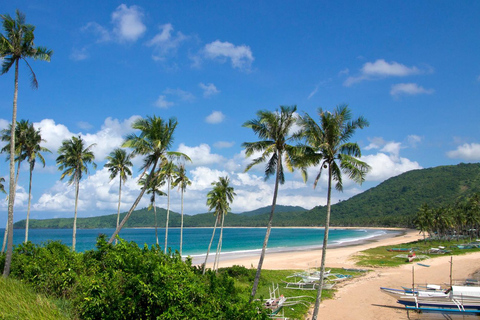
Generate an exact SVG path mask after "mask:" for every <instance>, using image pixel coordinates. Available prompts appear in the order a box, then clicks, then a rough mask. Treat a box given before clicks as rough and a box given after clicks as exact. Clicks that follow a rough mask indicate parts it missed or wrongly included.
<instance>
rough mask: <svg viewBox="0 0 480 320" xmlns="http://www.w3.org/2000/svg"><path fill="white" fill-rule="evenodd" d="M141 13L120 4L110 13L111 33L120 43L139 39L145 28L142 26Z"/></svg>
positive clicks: (138, 9)
mask: <svg viewBox="0 0 480 320" xmlns="http://www.w3.org/2000/svg"><path fill="white" fill-rule="evenodd" d="M143 16H144V15H143V11H142V9H141V8H140V7H138V6H135V5H132V6H131V7H130V8H129V7H128V6H126V5H125V4H121V5H119V6H118V7H117V9H116V10H115V11H114V12H113V13H112V23H113V25H114V27H113V33H114V34H115V35H116V36H117V39H118V40H119V41H120V42H124V41H125V42H134V41H137V40H138V38H140V37H141V36H142V35H143V34H144V33H145V31H146V30H147V27H146V26H145V25H144V24H143V22H142V19H143Z"/></svg>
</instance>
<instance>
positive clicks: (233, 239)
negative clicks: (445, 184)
mask: <svg viewBox="0 0 480 320" xmlns="http://www.w3.org/2000/svg"><path fill="white" fill-rule="evenodd" d="M265 230H266V229H265V228H225V229H224V230H223V241H222V252H223V253H226V254H227V253H235V254H237V253H238V254H248V253H249V252H250V253H252V254H253V253H255V252H256V251H259V250H260V249H261V248H262V245H263V239H264V237H265ZM212 231H213V228H185V229H184V230H183V255H190V256H201V255H204V254H205V253H206V251H207V248H208V244H209V242H210V238H211V236H212ZM113 232H114V229H79V230H77V244H76V249H77V251H86V250H91V249H94V248H95V243H96V238H97V237H98V235H100V234H106V235H107V237H108V238H109V237H110V236H111V235H112V234H113ZM388 233H395V232H394V231H387V230H371V229H330V232H329V242H328V243H329V246H331V245H348V244H349V243H352V242H355V241H362V240H367V239H370V238H374V237H380V236H385V235H387V234H388ZM0 234H1V235H2V236H3V234H4V229H0ZM219 234H220V229H219V228H217V231H216V235H215V238H214V242H213V244H212V250H213V251H215V250H216V243H217V241H218V237H219ZM323 235H324V229H323V228H318V229H312V228H273V229H272V232H271V235H270V239H269V242H268V250H269V251H292V250H302V249H308V248H313V247H321V245H322V242H323ZM13 236H14V239H13V242H14V244H20V243H22V242H23V240H24V239H25V230H24V229H14V233H13ZM120 237H121V238H123V239H125V240H127V241H135V242H136V243H137V244H138V245H139V246H143V245H144V244H147V245H148V246H151V245H153V244H155V242H156V241H155V229H123V230H122V231H121V232H120ZM29 240H30V241H32V242H33V243H36V244H41V243H43V242H47V241H49V240H59V241H61V242H62V243H64V244H66V245H68V246H71V245H72V229H30V230H29ZM158 242H159V244H160V246H161V247H162V248H163V247H164V244H165V229H164V228H159V229H158ZM168 247H170V248H171V249H172V250H178V249H179V247H180V229H179V228H169V230H168Z"/></svg>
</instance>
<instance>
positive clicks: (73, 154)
mask: <svg viewBox="0 0 480 320" xmlns="http://www.w3.org/2000/svg"><path fill="white" fill-rule="evenodd" d="M94 145H95V144H91V145H89V146H88V147H85V141H84V140H83V139H82V137H80V136H78V138H77V137H75V136H73V137H72V138H71V139H70V140H63V142H62V146H61V147H60V148H59V149H58V153H59V156H58V157H57V166H58V170H60V171H62V170H63V172H62V175H61V176H60V180H63V179H64V178H65V177H66V176H69V177H70V178H69V179H68V184H69V185H72V184H75V215H74V218H73V238H72V250H73V251H75V244H76V236H77V207H78V190H79V187H80V180H82V177H83V174H84V173H85V174H88V165H89V164H91V165H92V167H93V168H94V169H96V168H97V165H96V164H95V162H93V160H95V156H94V154H93V152H92V150H91V149H92V147H93V146H94Z"/></svg>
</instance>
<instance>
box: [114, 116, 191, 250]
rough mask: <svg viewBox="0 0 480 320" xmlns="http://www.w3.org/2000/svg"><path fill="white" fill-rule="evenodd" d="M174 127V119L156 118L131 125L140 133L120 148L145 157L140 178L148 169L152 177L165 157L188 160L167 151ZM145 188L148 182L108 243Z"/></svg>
mask: <svg viewBox="0 0 480 320" xmlns="http://www.w3.org/2000/svg"><path fill="white" fill-rule="evenodd" d="M176 127H177V120H176V119H174V118H170V119H169V120H168V121H165V120H163V119H162V118H159V117H156V116H153V117H147V118H145V119H144V118H139V119H137V120H135V121H134V122H133V123H132V128H133V129H136V130H140V133H139V134H138V135H137V134H135V133H132V134H129V135H128V136H127V137H126V139H125V142H124V143H123V145H122V146H123V147H127V148H132V149H133V151H132V154H134V155H141V156H145V159H144V164H143V166H142V168H141V169H142V170H143V173H142V176H143V175H144V174H145V173H146V172H147V170H149V169H150V174H149V175H148V176H149V177H153V176H154V174H153V173H154V172H155V169H156V167H157V165H158V162H159V161H163V159H165V158H166V157H169V158H184V159H187V160H190V158H189V157H188V156H187V155H185V154H183V153H181V152H173V151H168V150H169V149H170V147H171V146H172V144H173V133H174V131H175V128H176ZM147 187H148V181H147V182H146V183H145V185H144V186H143V187H142V189H141V191H140V194H139V195H138V197H137V199H136V200H135V202H134V203H133V205H132V207H131V208H130V210H129V211H128V213H127V214H126V215H125V217H124V218H123V220H122V222H120V224H119V225H118V227H117V229H115V232H114V233H113V235H112V236H111V237H110V240H108V243H112V242H113V240H115V237H116V236H117V234H118V233H119V232H120V230H122V228H123V226H124V225H125V223H126V222H127V221H128V219H129V218H130V216H131V215H132V212H133V210H135V208H136V207H137V205H138V203H139V202H140V200H141V199H142V197H143V194H144V193H145V191H146V189H147Z"/></svg>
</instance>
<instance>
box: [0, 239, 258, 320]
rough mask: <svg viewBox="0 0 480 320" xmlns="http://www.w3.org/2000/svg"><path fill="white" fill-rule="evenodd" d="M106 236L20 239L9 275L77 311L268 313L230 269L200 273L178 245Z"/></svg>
mask: <svg viewBox="0 0 480 320" xmlns="http://www.w3.org/2000/svg"><path fill="white" fill-rule="evenodd" d="M106 239H107V238H106V236H105V235H103V236H100V237H99V238H98V240H97V244H96V249H94V250H89V251H86V252H84V253H79V252H75V251H72V250H71V248H69V247H68V246H66V245H63V244H62V243H60V242H57V241H50V242H47V243H45V244H43V245H34V244H32V243H31V242H28V243H23V244H21V245H18V246H16V248H15V251H14V254H13V258H12V268H11V278H14V279H17V280H19V281H22V283H24V284H26V285H29V286H30V287H31V288H33V290H35V292H43V293H44V294H45V295H46V296H47V297H48V298H51V299H60V300H63V301H66V302H65V303H64V304H65V305H70V306H71V307H72V309H73V311H72V312H73V316H72V317H71V318H80V319H85V320H87V319H266V312H265V311H263V308H262V307H261V304H260V303H253V304H251V303H249V301H248V293H249V290H244V292H242V289H241V288H240V287H237V286H236V285H235V280H234V278H232V277H231V276H230V275H228V274H227V273H221V274H216V273H215V272H213V271H210V270H207V272H206V274H205V275H202V270H201V269H200V268H197V267H195V266H192V265H191V260H190V259H187V260H186V261H183V260H182V257H181V256H180V255H179V253H178V252H175V253H172V252H171V251H169V252H167V254H165V253H164V252H163V250H162V249H161V248H160V247H159V246H152V247H150V248H149V247H148V246H146V245H145V246H143V247H139V246H138V245H137V244H136V243H135V242H127V241H124V240H122V239H119V242H118V244H116V245H113V244H109V243H107V241H106ZM4 257H5V256H4V255H2V256H0V266H3V264H4V262H5V259H4ZM0 292H2V289H1V288H0ZM7 318H8V317H7Z"/></svg>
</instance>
